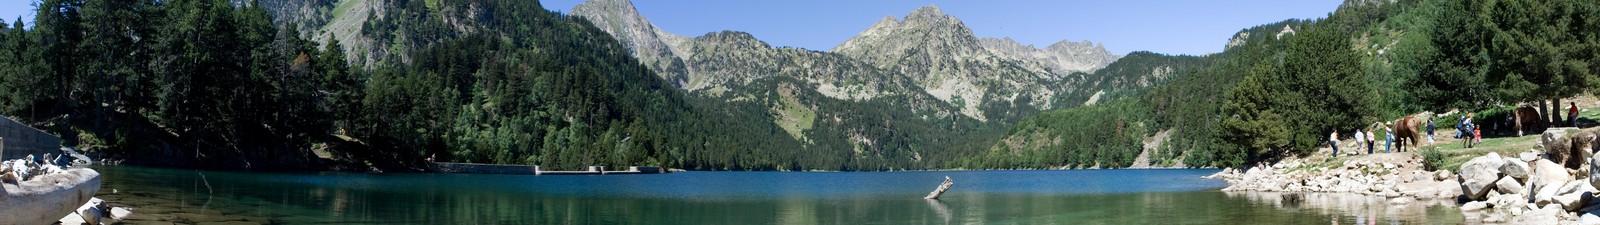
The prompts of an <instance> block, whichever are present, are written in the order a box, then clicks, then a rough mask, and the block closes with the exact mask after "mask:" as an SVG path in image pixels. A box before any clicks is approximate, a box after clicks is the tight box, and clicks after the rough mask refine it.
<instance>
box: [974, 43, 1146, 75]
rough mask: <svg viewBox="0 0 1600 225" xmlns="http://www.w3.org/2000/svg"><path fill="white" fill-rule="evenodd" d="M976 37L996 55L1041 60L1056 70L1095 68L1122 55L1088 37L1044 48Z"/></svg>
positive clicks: (1062, 71) (1040, 62)
mask: <svg viewBox="0 0 1600 225" xmlns="http://www.w3.org/2000/svg"><path fill="white" fill-rule="evenodd" d="M978 41H979V42H980V44H982V45H983V48H984V49H989V51H990V52H993V53H994V54H996V55H1000V56H1004V57H1007V58H1011V59H1014V60H1019V61H1029V62H1035V63H1039V64H1043V65H1045V66H1048V67H1049V68H1050V71H1052V72H1054V73H1057V74H1060V73H1073V72H1084V73H1088V72H1094V71H1095V70H1099V69H1100V68H1105V67H1106V65H1108V64H1111V63H1112V62H1116V61H1117V59H1120V58H1122V56H1121V55H1117V54H1113V53H1111V51H1106V48H1105V45H1104V44H1096V43H1094V42H1090V41H1082V42H1072V41H1066V40H1062V41H1060V42H1056V43H1055V44H1050V46H1046V47H1044V48H1035V47H1033V46H1032V45H1022V43H1017V42H1016V41H1014V40H1011V38H981V39H979V40H978Z"/></svg>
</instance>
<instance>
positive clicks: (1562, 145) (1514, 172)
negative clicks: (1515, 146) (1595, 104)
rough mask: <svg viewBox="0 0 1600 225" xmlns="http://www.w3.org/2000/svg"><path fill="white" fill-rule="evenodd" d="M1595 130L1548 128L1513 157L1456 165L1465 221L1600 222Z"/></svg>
mask: <svg viewBox="0 0 1600 225" xmlns="http://www.w3.org/2000/svg"><path fill="white" fill-rule="evenodd" d="M1597 136H1600V130H1597V129H1585V130H1578V129H1574V128H1551V129H1549V130H1546V131H1545V132H1544V133H1543V134H1541V136H1540V138H1539V144H1538V146H1537V147H1535V148H1534V149H1529V150H1528V152H1524V153H1521V154H1518V156H1516V157H1511V156H1504V157H1503V156H1500V155H1499V154H1495V153H1489V154H1486V155H1483V156H1478V157H1475V158H1472V160H1470V161H1467V162H1466V163H1465V164H1462V165H1461V170H1460V171H1459V173H1460V177H1459V178H1458V179H1457V180H1458V181H1459V183H1460V185H1461V190H1462V192H1463V195H1462V196H1461V197H1460V198H1461V201H1462V202H1465V203H1464V204H1462V205H1461V212H1462V213H1463V214H1466V215H1467V219H1468V220H1473V219H1479V220H1481V221H1483V222H1485V223H1501V222H1505V223H1516V224H1600V215H1597V214H1600V201H1594V200H1593V199H1594V198H1595V195H1596V194H1597V193H1600V191H1597V190H1596V189H1595V186H1600V185H1596V184H1597V183H1600V176H1597V175H1600V174H1594V172H1597V171H1600V170H1596V169H1594V166H1597V165H1600V158H1595V157H1594V156H1595V154H1594V149H1597V148H1596V147H1600V141H1596V140H1595V139H1596V137H1597Z"/></svg>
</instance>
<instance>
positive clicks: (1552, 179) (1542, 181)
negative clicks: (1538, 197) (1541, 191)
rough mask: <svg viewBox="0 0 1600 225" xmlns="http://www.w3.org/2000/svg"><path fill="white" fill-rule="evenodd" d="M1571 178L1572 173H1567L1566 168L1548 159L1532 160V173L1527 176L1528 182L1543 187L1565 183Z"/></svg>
mask: <svg viewBox="0 0 1600 225" xmlns="http://www.w3.org/2000/svg"><path fill="white" fill-rule="evenodd" d="M1571 180H1572V175H1569V174H1567V169H1566V168H1563V167H1561V164H1557V163H1555V162H1552V161H1550V160H1548V159H1538V160H1534V161H1533V174H1532V175H1530V176H1529V178H1528V184H1532V185H1534V186H1539V187H1544V186H1546V185H1549V186H1561V185H1565V184H1566V183H1567V181H1571Z"/></svg>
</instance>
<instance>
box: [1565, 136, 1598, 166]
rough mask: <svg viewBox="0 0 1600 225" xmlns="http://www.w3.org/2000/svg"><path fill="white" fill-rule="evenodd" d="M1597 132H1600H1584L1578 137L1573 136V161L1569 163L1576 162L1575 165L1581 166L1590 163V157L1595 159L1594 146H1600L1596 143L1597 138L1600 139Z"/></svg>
mask: <svg viewBox="0 0 1600 225" xmlns="http://www.w3.org/2000/svg"><path fill="white" fill-rule="evenodd" d="M1595 132H1600V130H1583V131H1579V132H1578V134H1576V135H1572V138H1571V139H1572V154H1573V160H1569V161H1576V162H1575V163H1577V164H1580V165H1581V164H1583V163H1585V162H1586V161H1588V160H1589V158H1590V157H1594V149H1595V147H1594V145H1595V144H1600V143H1596V142H1595V140H1596V138H1597V137H1600V134H1596V133H1595Z"/></svg>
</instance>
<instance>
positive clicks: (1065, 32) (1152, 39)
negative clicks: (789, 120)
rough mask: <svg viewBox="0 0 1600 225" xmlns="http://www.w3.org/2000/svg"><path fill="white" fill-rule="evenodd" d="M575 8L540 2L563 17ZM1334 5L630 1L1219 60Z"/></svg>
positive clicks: (845, 35) (817, 40) (831, 41)
mask: <svg viewBox="0 0 1600 225" xmlns="http://www.w3.org/2000/svg"><path fill="white" fill-rule="evenodd" d="M582 2H583V1H582V0H541V1H540V3H542V4H544V6H545V8H547V9H550V10H553V11H560V12H567V11H571V10H572V7H573V6H576V5H577V4H578V3H582ZM1340 2H1342V1H1339V0H1315V1H1300V0H1295V1H1282V0H1240V1H1232V0H1230V1H1177V0H1166V1H1160V0H1097V1H1062V0H1005V1H953V0H952V1H946V0H918V1H859V0H855V1H851V0H805V1H742V0H739V1H735V0H673V1H665V0H636V1H634V6H635V7H637V8H638V9H639V13H640V14H642V15H644V16H645V18H647V19H649V20H650V22H652V23H655V24H656V26H657V27H660V28H661V29H664V30H666V31H667V32H672V33H675V34H679V35H685V36H691V37H693V36H700V35H702V34H705V33H709V32H715V31H722V30H737V31H744V32H749V33H750V34H752V35H755V36H756V38H759V39H761V40H762V41H766V42H767V43H768V44H771V45H774V46H794V47H801V48H807V49H813V50H828V49H831V48H833V47H834V46H836V45H839V43H843V42H844V41H845V40H848V39H850V37H853V36H855V35H856V34H857V33H860V32H861V31H864V30H866V29H867V27H869V26H872V24H873V23H876V22H878V20H879V19H882V18H883V17H885V16H894V17H896V18H903V17H904V16H905V15H906V14H909V13H911V11H912V10H915V9H916V8H917V7H921V6H925V5H929V4H932V5H936V6H938V7H939V9H940V10H942V11H944V13H945V14H949V15H953V16H955V17H956V18H959V19H961V21H962V22H964V23H966V24H967V27H969V28H972V31H973V33H975V34H977V35H978V37H1011V39H1013V40H1016V41H1017V42H1021V43H1023V44H1032V45H1034V46H1037V47H1044V46H1047V45H1050V44H1053V43H1056V42H1058V41H1061V40H1071V41H1083V40H1089V41H1093V42H1095V43H1102V44H1104V45H1105V47H1106V49H1108V50H1110V51H1111V52H1113V53H1117V54H1125V53H1128V52H1132V51H1141V50H1144V51H1153V52H1159V53H1168V54H1191V55H1200V54H1206V53H1213V52H1220V51H1222V48H1223V46H1224V45H1226V44H1227V42H1228V38H1230V37H1233V34H1234V33H1237V32H1239V30H1241V29H1244V28H1248V27H1252V26H1256V25H1261V24H1267V23H1272V22H1277V21H1282V20H1285V19H1291V18H1300V19H1309V18H1323V17H1326V16H1327V15H1328V13H1330V12H1333V10H1335V9H1337V8H1338V7H1339V3H1340Z"/></svg>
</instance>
